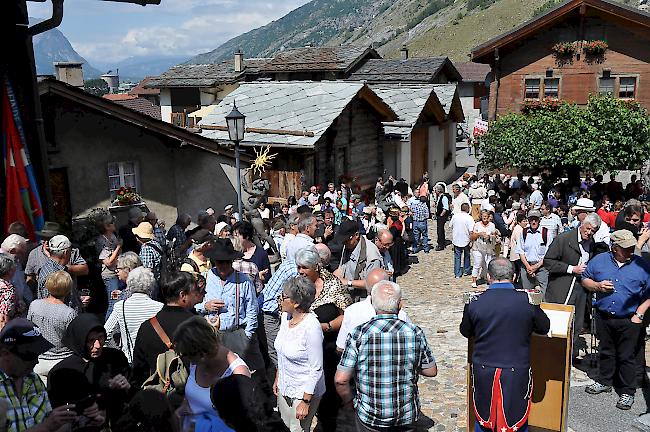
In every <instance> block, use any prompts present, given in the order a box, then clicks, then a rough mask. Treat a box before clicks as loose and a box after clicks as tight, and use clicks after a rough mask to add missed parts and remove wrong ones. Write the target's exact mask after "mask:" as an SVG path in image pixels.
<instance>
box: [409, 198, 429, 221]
mask: <svg viewBox="0 0 650 432" xmlns="http://www.w3.org/2000/svg"><path fill="white" fill-rule="evenodd" d="M409 207H410V209H411V211H412V212H413V222H425V221H426V220H427V219H429V206H428V205H427V203H425V202H422V201H420V200H416V201H413V202H412V203H411V205H410V206H409Z"/></svg>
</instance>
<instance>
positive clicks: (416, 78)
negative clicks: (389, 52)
mask: <svg viewBox="0 0 650 432" xmlns="http://www.w3.org/2000/svg"><path fill="white" fill-rule="evenodd" d="M443 69H444V70H445V73H446V75H447V78H448V79H449V80H450V81H460V78H461V76H460V74H459V73H458V71H457V70H456V68H455V67H454V65H453V64H452V63H451V61H450V60H449V59H448V58H447V57H426V58H410V59H407V60H399V59H370V60H368V61H366V63H365V64H364V65H363V66H361V67H360V68H359V69H357V70H356V71H355V72H354V73H353V74H352V75H350V78H349V79H351V80H359V81H367V82H371V83H373V82H375V83H377V82H402V83H432V82H434V81H435V80H436V78H437V77H438V74H440V72H441V71H443Z"/></svg>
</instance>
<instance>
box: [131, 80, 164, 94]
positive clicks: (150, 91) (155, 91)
mask: <svg viewBox="0 0 650 432" xmlns="http://www.w3.org/2000/svg"><path fill="white" fill-rule="evenodd" d="M154 78H156V77H152V76H148V77H145V78H144V79H143V80H142V81H140V82H139V83H138V85H137V86H135V87H133V88H132V89H131V90H129V94H132V95H136V96H137V95H158V94H160V89H159V88H145V85H146V84H148V83H149V82H150V81H151V80H152V79H154Z"/></svg>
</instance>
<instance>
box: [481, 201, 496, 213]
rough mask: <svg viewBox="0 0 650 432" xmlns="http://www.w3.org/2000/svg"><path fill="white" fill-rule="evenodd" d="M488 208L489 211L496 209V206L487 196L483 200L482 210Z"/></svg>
mask: <svg viewBox="0 0 650 432" xmlns="http://www.w3.org/2000/svg"><path fill="white" fill-rule="evenodd" d="M483 210H487V211H492V212H493V211H494V206H493V205H492V204H490V199H489V198H485V199H484V200H483V201H481V211H483Z"/></svg>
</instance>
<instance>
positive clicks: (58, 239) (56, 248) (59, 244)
mask: <svg viewBox="0 0 650 432" xmlns="http://www.w3.org/2000/svg"><path fill="white" fill-rule="evenodd" d="M47 247H48V249H49V250H51V251H53V252H62V251H64V250H66V249H70V248H71V247H72V243H70V240H69V239H68V238H67V237H66V236H64V235H60V234H59V235H55V236H54V237H52V238H51V239H50V240H49V241H48V242H47Z"/></svg>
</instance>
